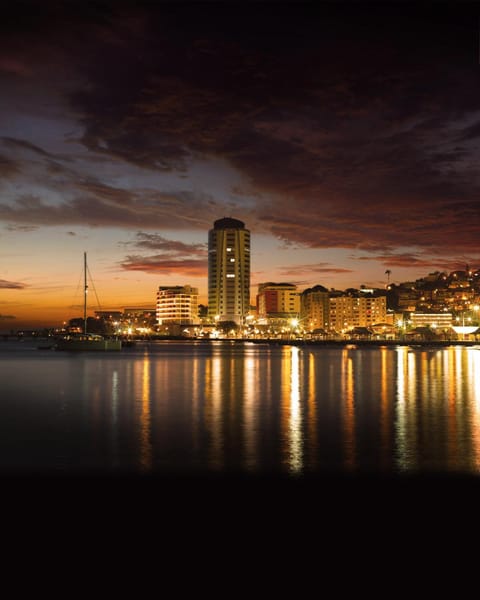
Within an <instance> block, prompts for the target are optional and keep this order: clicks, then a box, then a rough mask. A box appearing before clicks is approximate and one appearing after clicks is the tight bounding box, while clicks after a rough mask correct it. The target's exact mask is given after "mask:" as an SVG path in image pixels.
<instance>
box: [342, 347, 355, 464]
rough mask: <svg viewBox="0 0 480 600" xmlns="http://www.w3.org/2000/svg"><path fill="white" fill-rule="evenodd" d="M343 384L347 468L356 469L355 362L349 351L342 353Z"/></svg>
mask: <svg viewBox="0 0 480 600" xmlns="http://www.w3.org/2000/svg"><path fill="white" fill-rule="evenodd" d="M342 359H343V360H342V382H343V384H344V394H345V405H344V412H343V416H344V427H343V428H344V437H345V466H346V467H347V468H348V469H353V468H354V467H355V389H354V379H353V361H352V358H351V357H350V356H349V351H348V350H347V349H345V350H343V351H342Z"/></svg>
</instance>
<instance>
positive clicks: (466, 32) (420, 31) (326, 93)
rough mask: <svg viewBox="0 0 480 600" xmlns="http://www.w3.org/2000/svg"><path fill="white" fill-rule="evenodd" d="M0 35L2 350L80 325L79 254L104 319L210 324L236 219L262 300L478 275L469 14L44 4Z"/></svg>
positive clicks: (428, 9) (474, 55)
mask: <svg viewBox="0 0 480 600" xmlns="http://www.w3.org/2000/svg"><path fill="white" fill-rule="evenodd" d="M0 27H1V35H0V82H1V86H2V96H1V98H0V106H1V108H0V329H2V330H8V329H16V328H19V327H29V326H32V327H34V326H41V325H46V326H47V325H48V326H50V325H51V326H54V325H58V324H59V323H61V322H62V321H65V320H68V319H69V318H72V317H74V316H76V314H75V309H74V308H73V307H74V306H75V305H76V304H80V303H81V300H80V298H81V293H80V294H78V293H77V291H76V290H77V288H78V280H79V278H80V275H81V262H82V257H83V252H84V251H86V252H88V256H89V265H90V270H91V272H92V275H93V278H94V282H95V287H96V289H97V291H98V296H99V300H100V302H101V308H108V309H112V310H115V309H118V308H123V307H124V306H137V305H151V306H153V305H154V304H155V294H156V290H157V289H158V287H159V286H161V285H163V286H170V285H186V284H188V285H191V286H194V287H198V288H199V295H200V297H199V302H200V303H202V304H205V305H206V304H207V303H208V294H207V292H208V285H207V282H208V270H207V235H208V230H209V229H210V228H211V226H212V224H213V223H214V222H215V221H216V220H218V219H221V218H223V217H231V218H235V219H239V220H241V221H242V222H244V223H245V224H246V227H247V228H248V229H249V230H250V231H251V237H252V242H251V255H252V260H251V288H252V294H251V296H254V292H253V290H255V288H256V286H257V285H258V284H259V283H262V282H266V281H279V282H290V283H293V284H296V285H297V286H298V287H299V288H300V289H304V288H307V287H310V286H313V285H316V284H320V285H324V286H325V287H328V288H331V287H332V288H336V289H346V288H348V287H354V288H358V287H360V286H361V285H365V286H367V287H383V286H385V284H386V282H387V275H386V272H387V271H388V272H389V275H388V278H389V279H390V281H391V282H400V281H407V280H415V279H417V278H419V277H422V276H424V275H425V274H426V273H428V272H430V271H435V270H441V271H444V270H445V271H453V270H456V269H461V268H463V266H464V265H465V264H470V265H472V267H474V268H478V266H479V265H480V251H479V246H478V239H479V233H480V231H479V230H480V220H479V216H480V211H479V200H478V198H479V197H480V196H479V193H478V192H479V189H478V188H479V175H478V172H477V169H476V165H477V164H478V159H479V152H480V147H479V134H480V111H479V110H478V108H477V104H478V102H477V99H478V97H479V95H480V80H479V77H478V76H479V69H480V65H479V56H478V35H479V34H478V10H477V8H476V7H475V6H472V5H470V4H465V5H463V6H462V3H459V4H458V3H457V4H447V3H441V4H438V3H430V4H424V5H420V6H418V5H417V6H415V5H409V6H408V5H407V6H405V5H401V4H391V3H386V4H385V5H382V4H381V3H380V4H379V3H377V4H367V3H361V2H360V3H339V5H336V6H335V5H332V4H331V3H325V4H321V5H320V6H315V5H312V4H297V3H282V4H280V3H276V2H264V3H258V4H253V5H246V6H245V5H242V4H236V3H231V2H230V3H210V4H204V3H189V4H186V3H176V4H160V5H158V6H152V5H151V3H147V2H144V3H142V2H139V3H135V4H134V3H131V2H126V1H121V0H120V1H119V2H115V3H113V2H108V1H106V2H100V3H90V2H84V3H75V2H74V3H68V5H66V4H65V3H62V2H53V1H51V2H48V1H46V2H34V1H33V0H30V1H23V2H22V1H21V2H18V3H15V6H9V7H7V8H6V9H5V13H4V18H3V19H2V23H1V24H0ZM252 300H253V298H252V297H251V301H252ZM91 309H92V310H93V309H94V307H93V306H92V307H91Z"/></svg>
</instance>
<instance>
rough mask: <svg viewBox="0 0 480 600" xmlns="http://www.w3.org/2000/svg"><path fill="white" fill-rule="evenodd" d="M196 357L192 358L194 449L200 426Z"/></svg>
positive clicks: (196, 445) (196, 447)
mask: <svg viewBox="0 0 480 600" xmlns="http://www.w3.org/2000/svg"><path fill="white" fill-rule="evenodd" d="M199 376H200V374H199V369H198V357H197V356H194V358H193V360H192V423H193V427H192V444H193V447H194V449H195V450H197V449H198V444H199V427H200V414H199V412H200V407H199V404H200V385H199Z"/></svg>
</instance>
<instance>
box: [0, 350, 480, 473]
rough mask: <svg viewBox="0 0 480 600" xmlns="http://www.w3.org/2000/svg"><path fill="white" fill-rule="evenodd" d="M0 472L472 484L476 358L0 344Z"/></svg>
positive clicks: (456, 353)
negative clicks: (465, 479)
mask: <svg viewBox="0 0 480 600" xmlns="http://www.w3.org/2000/svg"><path fill="white" fill-rule="evenodd" d="M0 390H1V391H0V469H1V470H2V472H11V471H13V472H22V471H29V472H31V471H39V472H44V471H54V472H58V473H62V472H63V473H75V472H80V471H82V470H83V471H84V470H88V471H90V472H96V471H99V472H105V471H106V472H112V473H151V474H158V473H170V472H174V473H176V474H178V473H184V472H185V473H187V472H188V473H191V472H192V471H193V472H199V473H205V472H208V473H231V472H232V473H238V472H240V473H252V474H262V473H281V474H292V475H296V474H299V475H300V474H310V473H322V472H334V473H364V472H369V473H374V474H392V473H402V472H406V473H419V472H420V473H424V472H429V473H431V472H438V473H442V474H445V473H460V474H477V473H478V472H479V471H480V350H479V349H477V348H475V347H458V346H451V347H448V348H428V349H427V348H415V347H407V346H398V347H388V348H387V347H384V348H382V347H377V348H355V347H351V348H349V347H345V348H336V347H335V348H333V347H332V348H326V347H314V346H308V345H305V346H300V347H297V346H276V345H268V344H249V343H233V342H228V341H218V342H198V343H195V342H188V343H185V342H149V343H147V342H145V343H142V342H140V343H138V344H137V346H136V347H135V348H129V349H124V350H122V351H121V352H120V353H78V354H73V353H64V352H55V351H45V350H43V351H40V350H37V349H36V347H35V343H29V342H28V341H25V342H23V343H21V342H0Z"/></svg>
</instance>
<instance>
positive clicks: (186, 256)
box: [121, 232, 207, 277]
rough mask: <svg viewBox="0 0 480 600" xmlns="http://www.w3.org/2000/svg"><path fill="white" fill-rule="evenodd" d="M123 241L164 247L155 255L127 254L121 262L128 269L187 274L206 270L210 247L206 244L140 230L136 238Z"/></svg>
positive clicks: (158, 248)
mask: <svg viewBox="0 0 480 600" xmlns="http://www.w3.org/2000/svg"><path fill="white" fill-rule="evenodd" d="M122 245H134V246H136V247H137V248H140V249H147V250H161V251H162V254H155V255H153V256H140V255H133V256H127V257H126V259H125V260H124V261H123V262H122V263H121V266H122V268H123V269H125V270H127V271H144V272H146V273H163V274H164V275H171V274H175V275H185V276H187V277H205V275H206V273H207V250H206V247H205V245H204V244H185V243H184V242H181V241H179V240H168V239H166V238H164V237H163V236H161V235H158V234H149V233H144V232H138V233H137V235H136V240H135V241H132V242H123V243H122Z"/></svg>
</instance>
